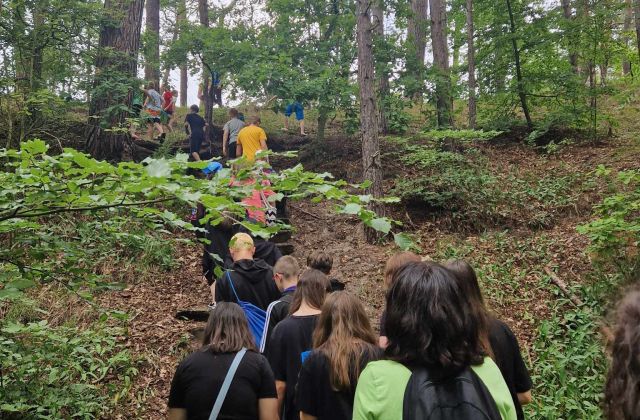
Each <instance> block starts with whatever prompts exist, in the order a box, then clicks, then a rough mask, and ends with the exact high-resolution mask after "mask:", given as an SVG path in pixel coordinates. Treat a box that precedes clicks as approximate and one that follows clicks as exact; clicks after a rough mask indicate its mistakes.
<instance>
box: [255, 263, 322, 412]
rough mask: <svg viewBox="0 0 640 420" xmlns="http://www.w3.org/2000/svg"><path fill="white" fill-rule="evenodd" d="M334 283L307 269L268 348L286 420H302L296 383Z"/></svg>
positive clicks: (280, 409) (281, 407) (315, 271)
mask: <svg viewBox="0 0 640 420" xmlns="http://www.w3.org/2000/svg"><path fill="white" fill-rule="evenodd" d="M330 291H331V283H329V279H328V278H327V276H325V275H324V274H323V273H321V272H320V271H318V270H306V271H305V272H304V273H302V275H301V276H300V280H299V281H298V286H297V288H296V291H295V293H294V294H293V302H291V309H290V312H291V316H289V317H287V318H285V319H284V320H283V321H281V322H280V323H279V324H278V325H276V327H275V329H274V330H273V334H272V336H271V338H270V340H269V344H268V346H267V352H266V355H267V359H268V360H269V363H270V364H271V368H272V369H273V374H274V376H275V379H276V390H277V391H278V410H279V412H280V413H281V418H282V419H284V420H298V419H299V418H300V410H299V408H298V406H297V405H296V402H295V391H296V384H297V382H298V374H299V373H300V368H301V367H302V362H303V361H304V359H305V358H306V357H307V356H308V355H309V353H310V352H311V348H312V344H313V343H312V335H313V330H314V328H315V326H316V321H317V319H318V316H319V314H320V308H321V307H322V304H323V302H324V298H325V296H326V294H327V293H329V292H330Z"/></svg>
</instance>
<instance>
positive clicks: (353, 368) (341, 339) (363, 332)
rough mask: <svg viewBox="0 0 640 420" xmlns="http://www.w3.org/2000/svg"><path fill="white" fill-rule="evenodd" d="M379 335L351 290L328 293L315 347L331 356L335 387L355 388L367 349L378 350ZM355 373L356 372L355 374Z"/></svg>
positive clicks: (323, 306)
mask: <svg viewBox="0 0 640 420" xmlns="http://www.w3.org/2000/svg"><path fill="white" fill-rule="evenodd" d="M376 338H377V337H376V335H375V333H374V332H373V329H372V328H371V324H370V323H369V318H368V317H367V314H366V312H365V310H364V306H362V303H361V302H360V300H358V298H356V297H355V296H353V295H350V294H349V293H347V292H334V293H332V294H330V295H329V296H327V298H326V300H325V302H324V305H322V313H321V314H320V319H319V320H318V323H317V324H316V329H315V331H314V333H313V347H314V348H315V349H317V350H318V351H319V352H320V353H322V354H323V355H325V356H326V357H327V358H328V359H329V365H330V374H329V378H330V381H331V387H332V388H333V389H334V390H335V391H347V390H349V389H350V388H352V386H353V385H355V383H352V382H353V381H357V378H358V376H360V364H361V360H362V357H363V355H364V354H365V353H368V354H369V355H374V354H376V351H377V347H376ZM353 374H355V376H352V375H353Z"/></svg>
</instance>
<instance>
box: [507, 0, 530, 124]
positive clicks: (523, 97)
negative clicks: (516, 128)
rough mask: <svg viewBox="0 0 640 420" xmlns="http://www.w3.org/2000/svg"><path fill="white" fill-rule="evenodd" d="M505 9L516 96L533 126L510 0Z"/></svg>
mask: <svg viewBox="0 0 640 420" xmlns="http://www.w3.org/2000/svg"><path fill="white" fill-rule="evenodd" d="M507 9H508V11H509V27H510V30H511V45H512V46H513V58H514V61H515V65H516V82H517V89H518V97H520V104H521V105H522V112H523V113H524V118H525V119H526V120H527V127H529V128H530V129H531V128H533V122H532V121H531V114H530V113H529V105H527V94H526V92H525V89H524V80H523V79H522V68H521V67H520V49H519V48H518V38H517V36H516V21H515V19H514V18H513V8H512V7H511V0H507Z"/></svg>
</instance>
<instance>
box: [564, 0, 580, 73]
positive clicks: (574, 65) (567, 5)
mask: <svg viewBox="0 0 640 420" xmlns="http://www.w3.org/2000/svg"><path fill="white" fill-rule="evenodd" d="M560 4H561V6H562V14H563V15H564V18H565V20H566V22H567V27H568V28H569V32H572V30H573V13H572V11H571V0H560ZM565 33H566V32H565ZM567 38H568V39H569V41H568V44H569V45H568V48H569V64H570V65H571V70H572V71H573V72H574V73H575V74H578V71H579V69H578V54H577V53H576V51H575V46H574V45H573V43H572V41H571V40H572V39H573V37H572V36H568V37H567Z"/></svg>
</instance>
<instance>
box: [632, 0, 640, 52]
mask: <svg viewBox="0 0 640 420" xmlns="http://www.w3.org/2000/svg"><path fill="white" fill-rule="evenodd" d="M633 14H634V22H635V25H636V44H637V46H638V56H640V0H633Z"/></svg>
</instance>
